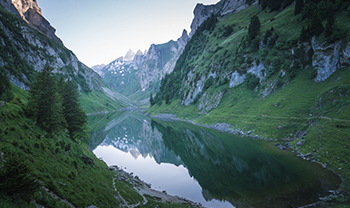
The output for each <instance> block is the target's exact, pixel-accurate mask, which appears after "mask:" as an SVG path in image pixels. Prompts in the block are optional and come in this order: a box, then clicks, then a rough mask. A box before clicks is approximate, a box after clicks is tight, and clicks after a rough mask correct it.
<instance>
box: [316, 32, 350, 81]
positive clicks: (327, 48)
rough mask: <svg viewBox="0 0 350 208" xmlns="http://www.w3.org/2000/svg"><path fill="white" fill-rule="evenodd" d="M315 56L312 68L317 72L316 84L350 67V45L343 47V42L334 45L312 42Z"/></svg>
mask: <svg viewBox="0 0 350 208" xmlns="http://www.w3.org/2000/svg"><path fill="white" fill-rule="evenodd" d="M311 43H312V49H313V50H314V52H315V53H314V56H313V60H312V66H313V67H314V68H315V69H316V70H317V77H316V78H315V79H314V81H315V82H322V81H324V80H326V79H327V78H328V77H329V76H331V75H332V74H333V73H334V72H335V71H336V70H337V69H338V68H341V67H344V66H350V43H348V44H347V45H346V47H342V40H338V41H336V42H334V43H332V44H328V43H321V44H320V43H318V42H317V41H316V40H315V39H313V40H312V41H311Z"/></svg>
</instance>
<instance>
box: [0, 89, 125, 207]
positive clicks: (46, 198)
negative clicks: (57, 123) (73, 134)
mask: <svg viewBox="0 0 350 208" xmlns="http://www.w3.org/2000/svg"><path fill="white" fill-rule="evenodd" d="M11 86H12V89H13V90H12V91H13V92H14V94H15V99H13V100H12V101H11V102H8V103H6V104H5V106H2V107H1V108H0V115H1V120H0V138H1V139H0V147H1V148H0V152H1V157H2V160H1V162H2V163H4V164H5V166H3V167H5V168H2V169H1V174H0V175H1V176H6V179H5V180H4V178H3V177H1V183H4V187H7V186H12V185H13V186H14V187H18V189H17V190H18V191H16V192H12V191H11V193H9V191H8V190H7V191H4V190H2V191H0V199H1V200H0V201H1V202H0V204H1V206H2V207H28V206H31V207H34V205H33V203H32V202H33V199H35V201H36V203H39V204H41V205H43V206H48V207H67V206H68V205H67V204H65V202H63V201H62V200H61V199H66V200H67V201H68V202H69V203H71V204H73V205H74V206H80V207H86V206H90V205H96V206H99V207H109V206H118V205H119V202H118V201H116V200H115V198H114V189H113V186H112V180H113V174H112V173H111V172H110V171H109V169H108V167H106V165H105V163H103V162H102V161H100V160H98V159H97V158H95V156H94V155H93V154H92V152H90V150H88V148H87V146H86V144H85V143H83V142H82V141H80V140H76V141H73V140H72V139H71V138H70V137H69V135H68V134H66V133H64V132H62V131H59V132H57V133H55V134H51V135H50V134H49V133H48V132H46V131H44V130H43V129H42V128H40V127H39V125H37V123H36V122H34V121H33V120H32V119H30V118H28V117H27V116H26V114H25V106H26V103H27V102H28V101H27V99H26V97H25V95H26V94H27V93H25V91H23V90H21V89H19V88H17V87H15V86H13V85H11ZM5 158H6V160H4V159H5ZM18 160H21V163H19V165H20V166H19V167H17V166H12V165H11V164H12V162H13V161H18ZM9 166H11V167H13V168H17V170H18V171H21V172H23V173H24V172H25V173H26V174H18V175H16V174H10V173H11V171H13V170H11V169H6V167H9ZM17 170H16V171H17ZM9 171H10V172H9ZM13 180H16V181H18V182H20V181H23V182H25V183H26V184H27V185H28V186H25V187H23V186H21V184H18V186H17V185H16V183H12V182H11V181H13ZM36 183H40V186H41V185H42V186H43V187H45V188H37V185H36ZM52 194H53V195H52ZM55 195H56V196H58V197H59V198H58V199H55V198H54V197H53V196H55Z"/></svg>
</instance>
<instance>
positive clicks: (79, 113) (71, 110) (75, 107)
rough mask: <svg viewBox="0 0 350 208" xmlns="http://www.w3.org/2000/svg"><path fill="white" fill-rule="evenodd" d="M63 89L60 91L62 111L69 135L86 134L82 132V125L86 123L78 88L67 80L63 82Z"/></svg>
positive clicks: (72, 136) (75, 136) (80, 135)
mask: <svg viewBox="0 0 350 208" xmlns="http://www.w3.org/2000/svg"><path fill="white" fill-rule="evenodd" d="M60 80H61V79H60ZM60 83H61V81H59V82H58V84H60ZM63 89H64V90H63V91H61V93H62V98H63V107H64V109H63V112H64V117H65V120H66V121H67V129H68V132H69V136H70V137H71V139H75V138H77V137H78V136H79V137H83V136H86V135H85V133H84V126H85V125H86V124H87V117H86V114H85V112H84V110H83V108H82V107H81V105H80V103H79V100H78V98H79V94H78V90H77V88H76V87H75V86H74V85H73V83H72V82H71V81H69V80H68V81H67V82H66V83H65V84H64V88H63Z"/></svg>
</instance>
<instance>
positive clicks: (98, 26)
mask: <svg viewBox="0 0 350 208" xmlns="http://www.w3.org/2000/svg"><path fill="white" fill-rule="evenodd" d="M37 2H38V4H39V7H41V9H42V12H43V14H44V16H45V18H46V19H47V20H48V21H49V22H50V23H51V25H52V26H53V27H55V28H56V30H57V31H56V35H57V36H58V37H59V38H61V40H62V41H63V42H64V45H65V46H66V47H67V48H68V49H70V50H72V51H73V52H74V53H75V55H77V57H78V58H79V60H80V61H81V62H83V63H84V64H86V65H87V66H89V67H92V66H94V65H97V64H108V63H110V62H112V61H113V60H115V59H116V58H118V57H120V56H124V55H125V54H126V52H127V51H128V50H129V49H132V50H133V51H134V52H136V51H137V50H138V49H140V50H141V51H145V50H148V48H149V46H150V45H151V44H153V43H154V44H161V43H166V42H168V41H170V40H171V39H172V40H177V39H178V38H179V37H180V36H181V34H182V31H183V29H186V30H187V32H188V33H189V32H190V25H191V22H192V19H193V10H194V8H195V6H196V4H197V3H203V4H205V5H209V4H216V3H217V2H219V0H125V1H121V0H59V1H58V0H37Z"/></svg>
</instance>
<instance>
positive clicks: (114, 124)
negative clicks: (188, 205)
mask: <svg viewBox="0 0 350 208" xmlns="http://www.w3.org/2000/svg"><path fill="white" fill-rule="evenodd" d="M88 119H89V123H90V125H91V126H92V139H91V142H90V144H89V145H90V149H91V150H93V152H94V153H95V155H96V156H97V157H98V158H101V159H103V160H104V161H105V162H106V163H107V165H109V166H112V165H117V166H119V167H123V168H125V171H127V172H133V173H134V175H137V176H139V177H140V178H141V179H142V180H143V181H145V182H147V183H150V184H152V188H153V189H156V190H159V191H163V190H165V191H166V192H167V193H168V194H171V195H177V196H181V197H185V198H187V199H190V200H192V201H195V202H200V203H202V204H203V205H204V206H206V207H279V208H280V207H296V206H301V205H306V204H309V203H313V202H316V201H318V197H320V196H325V195H326V194H327V192H328V191H329V190H334V189H336V188H337V187H338V186H339V184H340V182H341V181H340V179H339V177H337V176H336V175H335V174H333V173H332V172H330V171H328V170H326V169H323V168H322V167H321V166H320V165H317V164H313V163H311V162H308V161H305V160H302V159H300V158H297V157H296V156H295V155H293V154H292V153H291V152H290V151H281V150H279V149H278V148H277V147H275V146H274V143H273V142H266V141H261V140H255V139H250V138H243V137H238V136H235V135H231V134H225V133H221V132H217V131H214V130H212V129H208V128H204V127H199V126H196V125H192V124H189V123H185V122H178V121H159V120H152V119H151V118H149V117H146V116H144V115H143V114H141V113H139V112H137V111H135V112H129V111H124V112H116V113H112V114H103V115H93V116H89V117H88Z"/></svg>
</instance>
